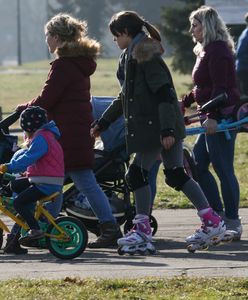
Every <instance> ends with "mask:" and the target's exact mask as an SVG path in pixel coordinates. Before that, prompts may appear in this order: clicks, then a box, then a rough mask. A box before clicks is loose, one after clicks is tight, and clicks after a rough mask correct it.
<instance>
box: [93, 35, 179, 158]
mask: <svg viewBox="0 0 248 300" xmlns="http://www.w3.org/2000/svg"><path fill="white" fill-rule="evenodd" d="M166 84H169V85H170V87H171V89H170V99H171V101H169V102H168V101H165V102H163V101H162V102H160V103H159V102H158V101H156V99H155V97H156V95H155V93H156V92H157V91H158V90H159V89H160V88H161V87H162V86H164V85H166ZM121 114H124V118H125V129H126V145H127V151H128V153H129V154H131V153H136V152H144V151H149V150H152V149H154V148H157V147H159V146H161V143H160V134H161V132H163V131H165V130H168V129H172V130H173V135H174V137H175V138H176V140H179V139H183V138H184V137H185V126H184V122H183V117H182V114H181V112H180V109H179V105H178V101H177V96H176V92H175V89H174V85H173V82H172V78H171V75H170V72H169V69H168V67H167V66H166V64H165V62H164V61H163V59H162V57H161V45H160V43H159V42H157V41H155V40H154V39H151V38H148V37H146V38H145V39H143V40H141V41H140V42H139V43H138V44H136V45H135V46H134V48H133V51H132V56H131V57H130V58H129V59H128V60H127V62H126V76H125V84H124V88H123V91H122V92H121V93H120V94H119V96H118V97H117V99H115V100H114V101H113V103H112V104H111V105H110V107H109V108H108V109H107V110H106V111H105V112H104V114H103V116H102V119H101V120H99V125H100V124H101V123H102V124H109V123H112V122H113V121H114V120H116V119H117V118H118V117H119V116H120V115H121ZM100 126H101V125H100Z"/></svg>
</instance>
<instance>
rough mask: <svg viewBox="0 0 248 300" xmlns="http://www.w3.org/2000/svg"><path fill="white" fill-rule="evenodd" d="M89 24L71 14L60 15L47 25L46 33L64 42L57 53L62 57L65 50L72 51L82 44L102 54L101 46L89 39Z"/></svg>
mask: <svg viewBox="0 0 248 300" xmlns="http://www.w3.org/2000/svg"><path fill="white" fill-rule="evenodd" d="M87 29H88V28H87V22H86V21H82V20H79V19H76V18H74V17H72V16H70V15H69V14H64V13H60V14H57V15H55V16H54V17H52V18H51V19H50V20H49V21H48V22H47V23H46V25H45V31H46V32H48V33H49V34H50V35H51V36H55V35H57V36H58V38H59V40H60V41H61V42H62V46H60V47H58V48H57V49H56V51H55V53H56V54H57V55H58V56H60V55H59V54H60V52H62V51H63V49H70V48H73V47H74V46H78V45H79V44H80V43H83V44H84V45H87V46H88V47H89V48H94V49H95V50H96V54H99V52H100V44H99V43H98V42H97V41H96V40H94V39H90V38H88V37H87Z"/></svg>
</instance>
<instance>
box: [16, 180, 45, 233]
mask: <svg viewBox="0 0 248 300" xmlns="http://www.w3.org/2000/svg"><path fill="white" fill-rule="evenodd" d="M11 189H12V191H13V192H15V193H17V196H16V197H15V200H14V203H13V204H14V208H15V210H16V212H17V213H19V214H20V216H21V217H22V218H23V219H24V220H25V221H26V222H27V224H28V226H29V228H30V229H39V228H40V227H39V224H38V222H37V221H36V220H35V218H34V204H35V203H36V201H38V200H39V199H41V198H43V197H45V196H46V194H44V193H42V192H41V191H40V190H39V189H38V188H37V187H36V186H35V184H33V183H30V182H29V181H28V178H26V177H25V178H17V179H16V180H14V181H12V182H11Z"/></svg>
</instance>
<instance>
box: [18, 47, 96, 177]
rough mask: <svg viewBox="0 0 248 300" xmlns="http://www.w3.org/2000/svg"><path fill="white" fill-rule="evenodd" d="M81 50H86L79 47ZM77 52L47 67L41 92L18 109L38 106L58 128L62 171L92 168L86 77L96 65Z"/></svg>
mask: <svg viewBox="0 0 248 300" xmlns="http://www.w3.org/2000/svg"><path fill="white" fill-rule="evenodd" d="M82 47H87V46H85V45H83V46H82ZM83 53H84V49H83V48H82V55H81V56H78V54H80V51H79V49H75V56H72V55H73V54H74V52H73V51H72V49H70V53H69V55H70V56H67V55H65V56H62V57H59V58H58V59H56V60H55V61H53V62H52V63H51V69H50V72H49V74H48V78H47V81H46V83H45V85H44V87H43V90H42V92H41V94H40V96H38V97H37V98H35V99H33V100H32V101H30V102H28V103H27V104H24V105H19V106H18V109H20V110H23V109H25V108H26V107H27V106H30V105H38V106H41V107H42V108H44V109H46V110H47V112H48V117H49V120H54V121H55V123H56V125H57V126H58V128H59V130H60V133H61V138H60V140H59V141H60V143H61V146H62V148H63V150H64V158H65V171H66V172H67V171H75V170H82V169H88V168H92V167H93V159H94V155H93V144H94V140H93V139H92V138H91V137H90V125H91V123H92V122H93V117H92V108H91V103H90V75H92V74H93V73H94V72H95V70H96V62H95V60H94V58H93V56H92V57H89V55H88V56H87V57H86V56H83Z"/></svg>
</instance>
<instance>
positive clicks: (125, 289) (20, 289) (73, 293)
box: [0, 276, 248, 300]
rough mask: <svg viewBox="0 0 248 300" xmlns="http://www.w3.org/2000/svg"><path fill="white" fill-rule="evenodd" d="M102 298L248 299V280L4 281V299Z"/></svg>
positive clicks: (0, 290) (0, 289)
mask: <svg viewBox="0 0 248 300" xmlns="http://www.w3.org/2000/svg"><path fill="white" fill-rule="evenodd" d="M12 299H13V300H19V299H24V300H26V299H29V300H33V299H36V300H56V299H59V300H65V299H70V300H77V299H80V300H83V299H87V300H98V299H108V300H111V299H121V300H122V299H132V300H145V299H151V300H158V299H164V300H165V299H167V300H175V299H184V300H217V299H218V300H220V299H223V300H232V299H233V300H234V299H239V300H242V299H248V280H247V279H241V278H210V279H204V278H198V279H197V278H188V277H184V276H181V277H174V278H163V279H159V278H144V279H138V280H137V279H136V280H119V279H116V280H98V279H85V280H83V279H77V278H65V279H64V280H22V279H16V280H8V281H0V300H12Z"/></svg>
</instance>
